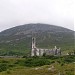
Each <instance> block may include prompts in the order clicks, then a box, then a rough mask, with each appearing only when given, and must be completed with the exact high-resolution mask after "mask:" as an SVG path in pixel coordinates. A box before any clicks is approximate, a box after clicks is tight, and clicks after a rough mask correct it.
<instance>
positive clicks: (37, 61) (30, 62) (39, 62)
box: [24, 58, 50, 67]
mask: <svg viewBox="0 0 75 75" xmlns="http://www.w3.org/2000/svg"><path fill="white" fill-rule="evenodd" d="M49 64H50V61H49V60H47V59H41V58H30V59H26V60H25V62H24V65H25V66H28V67H35V66H43V65H49Z"/></svg>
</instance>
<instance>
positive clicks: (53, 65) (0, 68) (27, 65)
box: [0, 55, 75, 75]
mask: <svg viewBox="0 0 75 75" xmlns="http://www.w3.org/2000/svg"><path fill="white" fill-rule="evenodd" d="M74 66H75V56H74V55H70V56H61V57H58V56H45V57H31V58H0V75H37V74H38V75H58V74H59V73H60V75H74Z"/></svg>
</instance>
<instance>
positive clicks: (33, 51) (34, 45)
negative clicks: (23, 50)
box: [31, 37, 36, 56]
mask: <svg viewBox="0 0 75 75" xmlns="http://www.w3.org/2000/svg"><path fill="white" fill-rule="evenodd" d="M35 50H36V42H35V37H32V51H31V56H35V53H36V52H35Z"/></svg>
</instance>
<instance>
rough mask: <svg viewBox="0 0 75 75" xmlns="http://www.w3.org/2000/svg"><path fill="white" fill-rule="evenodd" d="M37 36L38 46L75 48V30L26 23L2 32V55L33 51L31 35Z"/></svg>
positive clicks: (0, 48) (66, 49) (62, 48)
mask: <svg viewBox="0 0 75 75" xmlns="http://www.w3.org/2000/svg"><path fill="white" fill-rule="evenodd" d="M32 36H35V37H36V41H37V47H40V48H53V47H54V46H55V45H56V46H57V47H60V48H61V50H62V51H72V50H74V49H75V48H74V40H75V38H74V31H72V30H69V29H66V28H63V27H59V26H54V25H48V24H39V23H38V24H26V25H21V26H17V27H13V28H10V29H7V30H5V31H2V32H1V33H0V55H25V54H28V53H29V52H30V51H31V37H32Z"/></svg>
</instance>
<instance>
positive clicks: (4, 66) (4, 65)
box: [0, 63, 8, 72]
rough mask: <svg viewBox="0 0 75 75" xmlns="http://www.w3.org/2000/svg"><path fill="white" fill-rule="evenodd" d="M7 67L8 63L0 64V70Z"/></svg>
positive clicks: (4, 69)
mask: <svg viewBox="0 0 75 75" xmlns="http://www.w3.org/2000/svg"><path fill="white" fill-rule="evenodd" d="M7 68H8V65H7V64H5V63H2V64H0V72H2V71H6V70H7Z"/></svg>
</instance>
